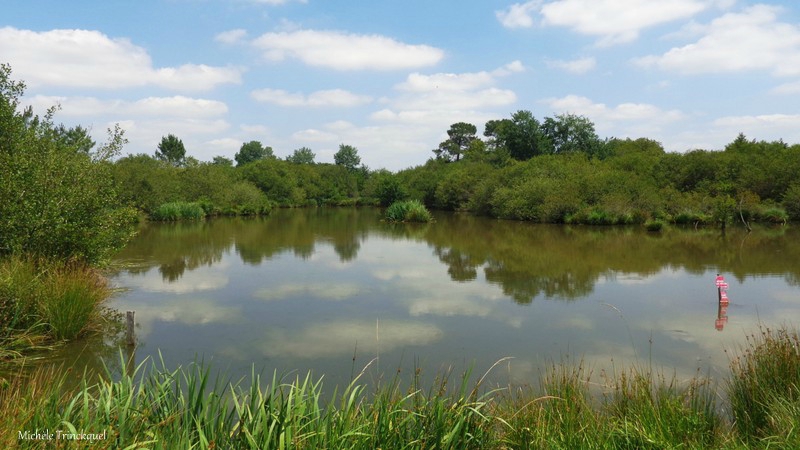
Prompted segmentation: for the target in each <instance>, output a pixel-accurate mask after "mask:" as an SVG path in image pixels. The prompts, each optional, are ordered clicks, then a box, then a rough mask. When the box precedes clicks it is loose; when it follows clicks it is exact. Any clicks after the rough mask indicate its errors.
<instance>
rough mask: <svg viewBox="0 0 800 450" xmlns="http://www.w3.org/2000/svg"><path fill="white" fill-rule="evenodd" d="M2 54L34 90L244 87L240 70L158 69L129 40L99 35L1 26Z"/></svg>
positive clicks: (196, 67)
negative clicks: (222, 85)
mask: <svg viewBox="0 0 800 450" xmlns="http://www.w3.org/2000/svg"><path fill="white" fill-rule="evenodd" d="M0 54H2V55H3V59H4V60H5V61H7V62H9V63H10V64H11V65H12V68H13V70H14V74H15V76H16V77H17V78H20V79H23V80H25V82H26V83H27V84H28V85H29V86H31V87H36V86H66V87H78V88H93V89H119V88H129V87H138V86H147V85H155V86H160V87H164V88H168V89H174V90H178V91H203V90H209V89H212V88H214V87H216V86H217V85H220V84H227V83H239V82H240V81H241V72H242V70H241V69H239V68H233V67H212V66H207V65H204V64H199V65H198V64H184V65H182V66H178V67H164V68H155V67H153V64H152V61H151V60H150V56H149V55H148V54H147V52H146V51H145V50H144V49H143V48H141V47H138V46H136V45H134V44H132V43H131V42H130V41H129V40H127V39H121V38H117V39H112V38H109V37H108V36H106V35H105V34H103V33H100V32H99V31H90V30H52V31H44V32H36V31H30V30H19V29H16V28H13V27H4V28H0Z"/></svg>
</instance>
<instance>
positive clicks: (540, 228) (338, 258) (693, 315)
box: [66, 208, 800, 384]
mask: <svg viewBox="0 0 800 450" xmlns="http://www.w3.org/2000/svg"><path fill="white" fill-rule="evenodd" d="M119 261H120V262H121V263H122V264H124V265H125V267H127V268H126V269H125V270H121V271H120V272H119V273H117V274H116V275H115V276H114V277H113V281H114V283H115V284H116V285H118V286H121V287H125V288H127V291H126V292H124V293H123V294H121V295H119V296H118V297H117V298H116V299H115V300H114V301H113V303H112V306H113V307H115V308H117V309H119V310H121V311H125V310H135V311H136V320H137V329H136V333H137V348H136V350H135V357H136V361H137V362H138V361H141V360H142V359H143V358H145V357H147V356H150V357H155V358H159V353H160V355H161V357H162V358H163V359H164V361H165V363H166V364H167V366H168V367H174V366H176V365H177V364H186V363H188V362H191V361H193V360H195V359H203V360H205V361H212V362H213V367H214V368H215V369H219V370H220V371H223V372H225V373H227V374H228V375H230V376H232V377H234V378H237V377H239V376H246V375H248V374H250V371H251V368H252V367H253V366H255V368H256V370H257V371H263V372H265V373H268V374H271V373H272V371H278V372H279V373H289V372H291V371H298V373H300V374H305V372H307V371H309V370H311V371H313V372H314V374H316V375H324V376H325V379H326V380H327V383H328V384H342V383H347V382H348V381H349V380H350V379H351V377H352V376H353V374H354V373H357V372H358V371H360V369H361V368H363V367H364V366H365V365H367V364H368V363H370V361H372V364H371V365H370V367H369V371H368V372H369V374H370V375H369V376H370V377H378V376H381V374H383V375H384V376H393V375H394V374H395V373H396V372H397V370H398V369H399V370H400V372H401V375H402V374H407V373H411V372H413V371H414V369H415V368H417V367H419V368H422V369H423V370H424V371H425V372H426V373H428V374H435V373H437V372H440V371H442V370H445V369H446V368H450V367H452V368H453V369H454V370H456V371H461V370H462V369H464V368H466V367H470V366H473V367H474V368H475V371H476V372H483V371H484V370H486V369H488V368H489V367H490V366H491V365H492V364H493V363H494V362H495V361H497V360H499V359H500V358H503V357H507V356H508V357H513V359H512V360H510V361H509V362H506V363H503V364H502V367H499V368H496V369H495V371H494V376H495V380H497V382H502V383H505V382H508V381H511V382H514V383H529V382H536V379H537V378H538V374H539V372H540V370H541V369H543V368H544V367H545V366H546V365H547V363H548V362H552V361H560V360H562V359H563V358H566V357H569V358H570V359H572V360H577V359H581V358H582V359H583V360H584V363H585V364H586V365H588V366H591V367H594V368H596V369H597V370H600V369H609V368H611V367H612V365H613V367H616V368H617V369H619V368H620V367H622V366H626V365H629V364H639V365H642V364H652V365H653V366H656V367H660V368H664V369H665V370H666V371H667V372H668V373H672V372H673V370H674V371H675V373H677V375H678V376H679V377H688V376H691V375H694V374H695V373H696V371H697V369H698V368H699V369H701V370H702V371H704V372H705V371H709V372H710V373H711V374H712V375H718V374H725V373H727V367H728V356H727V355H726V354H725V349H728V350H731V349H736V348H737V346H738V345H740V344H741V343H743V342H744V339H745V336H746V333H748V332H752V331H754V330H756V328H757V326H758V323H759V321H760V322H761V323H763V324H765V325H768V326H773V325H776V324H781V323H790V324H793V325H795V326H800V232H798V229H797V228H790V227H775V228H758V229H756V230H755V231H754V232H753V233H750V234H747V233H745V232H744V231H743V230H739V229H736V228H734V229H729V230H728V232H727V234H725V235H721V234H720V233H719V231H717V230H708V229H706V230H694V229H691V228H689V229H676V228H670V229H667V230H665V231H664V232H661V233H648V232H646V231H644V230H643V229H642V228H641V227H630V228H627V227H626V228H618V227H608V228H606V227H583V226H577V227H576V226H558V225H538V224H530V223H523V222H513V221H501V220H494V219H487V218H480V217H472V216H469V215H462V214H448V213H437V214H436V222H434V223H431V224H427V225H411V224H408V225H405V224H395V225H392V224H387V223H383V222H381V220H380V212H379V211H378V210H375V209H347V208H342V209H298V210H278V211H276V212H275V213H274V214H273V215H272V216H270V217H268V218H265V219H241V218H237V219H215V220H209V221H205V222H200V223H179V224H149V225H147V226H145V227H143V228H142V229H141V232H140V233H139V235H138V237H137V238H136V239H135V240H134V241H133V242H132V243H131V244H130V245H129V246H128V247H127V248H126V249H125V250H124V251H123V252H122V253H121V254H120V255H119ZM718 272H719V273H722V275H724V276H725V278H726V279H727V281H728V283H729V284H730V288H729V296H730V305H729V306H728V307H727V308H720V307H719V305H718V297H717V290H716V287H715V285H714V279H715V276H716V274H717V273H718ZM116 344H117V343H116V342H112V343H109V342H108V340H106V341H103V340H99V339H96V340H94V341H92V343H90V344H89V345H88V346H87V345H86V344H85V343H81V344H78V345H79V346H83V347H85V348H83V349H82V351H80V352H79V351H78V350H77V346H73V347H70V348H68V349H67V350H66V354H68V355H71V356H69V358H77V357H78V356H76V355H80V356H79V357H80V358H83V359H85V360H86V361H89V363H86V364H97V363H98V361H100V360H108V359H109V358H111V359H112V360H118V359H119V357H118V356H117V355H116V353H117V352H118V350H117V348H116ZM83 363H84V362H82V363H81V364H83Z"/></svg>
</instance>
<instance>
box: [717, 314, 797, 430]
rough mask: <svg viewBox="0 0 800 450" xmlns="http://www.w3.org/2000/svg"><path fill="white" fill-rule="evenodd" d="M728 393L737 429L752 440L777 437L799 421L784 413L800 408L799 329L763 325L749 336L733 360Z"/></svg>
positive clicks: (795, 417) (795, 416)
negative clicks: (780, 431)
mask: <svg viewBox="0 0 800 450" xmlns="http://www.w3.org/2000/svg"><path fill="white" fill-rule="evenodd" d="M727 394H728V399H729V401H730V405H731V412H732V414H733V420H734V424H735V426H736V429H737V430H738V431H739V434H740V435H742V436H746V437H749V438H750V442H753V441H754V440H761V439H765V438H768V437H771V436H776V435H777V434H776V433H778V431H779V430H782V429H783V428H785V425H786V424H787V423H788V424H792V423H794V424H798V423H800V419H798V417H800V416H797V415H794V416H788V417H786V416H784V414H785V413H788V412H797V411H798V409H800V336H799V335H798V333H797V331H796V330H790V329H789V328H787V327H781V328H779V329H771V328H768V327H765V326H763V325H762V326H761V327H760V328H759V331H758V332H756V333H752V334H751V335H749V336H747V345H746V347H745V348H744V349H743V350H740V351H739V352H738V354H737V355H735V356H734V357H733V359H732V361H731V377H730V379H729V381H728V383H727ZM796 433H797V431H795V434H794V439H795V440H797V439H798V437H797V434H796Z"/></svg>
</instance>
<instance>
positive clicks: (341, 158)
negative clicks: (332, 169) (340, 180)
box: [333, 144, 361, 171]
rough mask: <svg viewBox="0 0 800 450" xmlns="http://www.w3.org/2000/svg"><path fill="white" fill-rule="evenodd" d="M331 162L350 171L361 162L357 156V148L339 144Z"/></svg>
mask: <svg viewBox="0 0 800 450" xmlns="http://www.w3.org/2000/svg"><path fill="white" fill-rule="evenodd" d="M333 162H335V163H336V165H337V166H343V167H346V168H347V169H348V170H351V171H352V170H355V169H356V167H357V166H358V165H359V164H361V157H360V156H358V149H356V148H355V147H353V146H352V145H345V144H340V145H339V151H338V152H336V154H334V155H333Z"/></svg>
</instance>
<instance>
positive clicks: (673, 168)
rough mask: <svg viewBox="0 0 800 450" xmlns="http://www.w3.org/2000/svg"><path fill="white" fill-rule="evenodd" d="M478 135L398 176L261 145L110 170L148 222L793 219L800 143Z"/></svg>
mask: <svg viewBox="0 0 800 450" xmlns="http://www.w3.org/2000/svg"><path fill="white" fill-rule="evenodd" d="M476 132H477V128H476V127H475V126H474V125H472V124H468V123H464V122H459V123H456V124H453V125H452V126H451V127H450V129H449V130H448V139H447V140H445V141H444V142H442V143H441V144H439V146H438V147H437V148H436V149H434V150H433V152H434V156H433V157H432V158H431V159H429V160H428V161H427V162H426V163H425V164H423V165H420V166H417V167H413V168H409V169H405V170H401V171H399V172H396V173H393V172H389V171H387V170H382V169H381V170H370V169H368V168H367V167H365V166H363V165H359V164H360V158H359V157H358V153H357V149H355V148H354V147H352V146H349V145H342V146H340V149H339V152H338V153H337V154H336V156H335V161H336V163H335V164H321V163H315V162H314V153H313V152H312V151H311V150H310V149H308V148H306V147H303V148H300V149H297V150H295V152H294V153H293V154H292V155H290V156H289V157H287V158H286V159H279V158H277V157H275V156H274V154H273V152H272V149H271V148H270V147H263V146H262V145H261V143H260V142H257V141H251V142H248V143H245V144H243V145H242V148H241V150H240V151H239V152H238V153H237V154H236V158H235V159H236V164H235V166H234V161H233V160H230V159H227V158H224V157H216V158H214V159H213V161H211V162H200V161H197V160H195V159H193V158H191V157H189V158H180V159H178V160H170V159H169V158H167V157H164V156H163V155H160V154H159V153H158V152H157V153H156V154H155V155H154V156H148V155H135V156H128V157H125V158H122V159H120V160H118V161H116V162H115V163H114V167H113V172H114V180H115V183H116V186H117V191H118V192H120V193H121V197H122V199H123V200H124V201H125V203H126V204H128V205H132V206H135V207H137V208H139V209H140V210H141V211H144V212H147V213H148V214H152V213H153V212H154V211H156V209H157V208H158V207H159V206H160V205H163V204H165V203H169V202H175V201H185V202H196V203H197V204H198V205H200V206H201V207H202V208H203V211H205V213H206V214H208V215H215V214H258V213H259V212H265V211H268V210H269V209H271V208H272V207H274V206H284V207H291V206H316V205H353V204H374V205H382V206H388V205H390V204H391V203H393V202H395V201H398V200H411V199H413V200H419V201H421V202H423V203H424V204H425V205H426V206H428V207H431V208H435V209H441V210H454V211H468V212H472V213H474V214H479V215H487V216H492V217H498V218H506V219H516V220H527V221H534V222H547V223H584V224H594V225H613V224H634V223H656V224H658V223H659V222H661V223H666V222H673V223H688V224H694V225H714V226H723V227H724V226H725V225H726V224H730V223H732V222H738V223H742V224H743V225H744V226H747V227H749V224H750V223H751V222H752V221H765V222H775V223H784V222H786V221H787V220H798V219H800V181H797V180H796V179H795V178H796V177H795V174H797V173H800V145H791V146H790V145H788V144H786V143H784V142H782V141H776V142H766V141H755V140H748V139H747V138H746V137H745V136H744V135H742V134H740V135H739V136H738V137H737V138H736V139H735V140H734V141H732V142H731V143H730V144H728V145H727V146H726V147H725V149H724V150H718V151H709V150H693V151H689V152H686V153H668V152H665V151H664V149H663V147H662V146H661V144H660V143H658V142H656V141H653V140H651V139H646V138H640V139H635V140H634V139H616V138H612V139H606V140H602V139H600V138H599V137H598V136H597V134H596V133H595V131H594V124H592V122H591V121H589V120H588V119H586V118H585V117H580V116H574V115H569V114H567V115H560V116H556V117H553V118H550V117H548V118H545V119H544V120H543V121H541V122H540V121H538V120H537V119H536V118H535V117H534V116H533V114H532V113H530V112H529V111H518V112H516V113H514V114H513V115H512V116H511V119H503V120H492V121H489V122H487V123H486V124H485V133H484V136H483V138H479V137H478V136H477V135H476ZM165 140H167V138H165ZM181 145H182V144H181Z"/></svg>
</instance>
